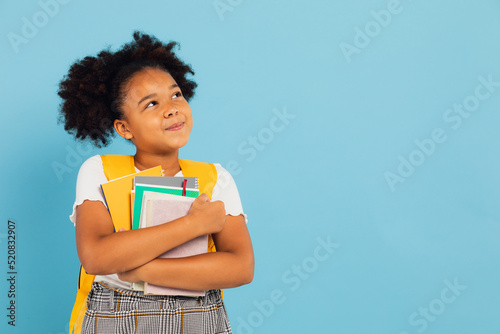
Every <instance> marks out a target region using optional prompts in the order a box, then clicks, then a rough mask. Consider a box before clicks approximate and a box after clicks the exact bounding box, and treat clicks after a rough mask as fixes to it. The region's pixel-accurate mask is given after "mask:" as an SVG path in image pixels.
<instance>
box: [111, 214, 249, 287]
mask: <svg viewBox="0 0 500 334" xmlns="http://www.w3.org/2000/svg"><path fill="white" fill-rule="evenodd" d="M212 236H213V238H214V242H215V246H216V247H217V252H215V253H206V254H201V255H196V256H191V257H185V258H177V259H155V260H153V261H151V262H149V263H147V264H145V265H143V266H141V267H139V268H137V269H134V270H131V271H128V272H124V273H119V274H118V277H119V278H120V279H121V280H124V281H128V282H137V281H145V282H148V283H152V284H156V285H162V286H168V287H172V288H182V289H190V290H211V289H222V288H233V287H237V286H240V285H243V284H248V283H250V282H251V281H252V279H253V273H254V255H253V248H252V242H251V240H250V235H249V233H248V229H247V226H246V223H245V219H244V218H243V216H241V215H240V216H236V217H235V216H230V215H228V216H226V224H225V225H224V228H223V229H222V231H220V232H219V233H216V234H213V235H212Z"/></svg>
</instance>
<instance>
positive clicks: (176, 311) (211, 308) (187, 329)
mask: <svg viewBox="0 0 500 334" xmlns="http://www.w3.org/2000/svg"><path fill="white" fill-rule="evenodd" d="M90 333H98V334H101V333H105V334H108V333H110V334H115V333H119V334H128V333H136V334H139V333H147V334H154V333H175V334H198V333H199V334H227V333H231V326H230V325H229V319H228V316H227V313H226V308H225V306H224V303H223V301H222V298H221V294H220V290H210V291H207V293H206V295H205V296H204V297H180V296H175V297H174V296H153V295H144V293H142V292H139V291H131V290H125V289H113V288H110V287H107V286H105V285H104V284H102V283H99V282H94V283H93V284H92V289H91V290H90V292H89V296H88V298H87V312H86V313H85V317H84V319H83V324H82V334H90Z"/></svg>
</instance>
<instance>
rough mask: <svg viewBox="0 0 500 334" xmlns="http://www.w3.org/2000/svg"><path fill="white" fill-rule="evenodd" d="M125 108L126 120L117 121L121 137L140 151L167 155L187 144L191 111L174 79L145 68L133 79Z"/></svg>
mask: <svg viewBox="0 0 500 334" xmlns="http://www.w3.org/2000/svg"><path fill="white" fill-rule="evenodd" d="M126 89H127V91H126V97H125V102H124V104H123V106H122V109H123V112H124V114H125V117H124V119H123V120H116V121H115V129H116V131H117V132H118V134H120V136H122V137H124V138H126V139H130V140H132V142H133V143H134V145H135V146H136V148H137V151H141V152H143V153H150V154H165V153H171V152H173V151H176V150H178V149H179V148H181V147H183V146H184V145H186V143H187V142H188V139H189V134H190V133H191V129H192V127H193V119H192V115H191V108H190V107H189V104H188V102H187V101H186V100H185V99H184V97H183V95H182V92H181V90H180V88H179V86H177V83H176V82H175V80H174V79H173V78H172V76H171V75H170V74H169V73H167V72H165V71H163V70H161V69H156V68H146V69H144V70H142V71H140V72H137V73H136V74H134V76H132V78H131V79H130V81H129V83H128V85H127V88H126Z"/></svg>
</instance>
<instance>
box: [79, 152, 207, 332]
mask: <svg viewBox="0 0 500 334" xmlns="http://www.w3.org/2000/svg"><path fill="white" fill-rule="evenodd" d="M101 159H102V165H103V168H104V175H106V178H107V179H108V181H109V180H114V179H117V178H119V177H122V176H125V175H129V174H133V173H135V164H134V157H133V156H131V155H101ZM179 165H180V167H181V170H182V174H183V175H184V176H186V177H190V176H195V177H198V186H199V189H200V193H206V194H207V195H208V197H209V198H210V199H211V198H212V191H213V188H214V186H215V183H216V182H217V170H216V169H215V166H214V165H213V164H211V163H206V162H198V161H192V160H185V159H179ZM116 230H117V229H116V228H115V231H116ZM208 251H209V252H215V251H216V249H215V244H214V241H213V239H212V236H211V235H209V236H208ZM94 278H95V275H89V274H87V273H86V272H85V269H84V268H83V266H80V276H79V279H78V290H77V292H76V301H75V305H74V306H73V311H72V312H71V319H70V323H69V332H70V333H74V334H80V333H81V329H82V323H83V317H84V316H85V311H86V310H87V303H86V300H87V296H88V294H89V292H90V289H91V288H92V283H93V282H94ZM73 330H74V332H73Z"/></svg>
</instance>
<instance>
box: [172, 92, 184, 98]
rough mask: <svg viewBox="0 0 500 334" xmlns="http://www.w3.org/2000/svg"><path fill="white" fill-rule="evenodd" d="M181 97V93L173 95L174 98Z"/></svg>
mask: <svg viewBox="0 0 500 334" xmlns="http://www.w3.org/2000/svg"><path fill="white" fill-rule="evenodd" d="M181 96H182V93H181V92H177V93H175V94H174V96H173V97H174V98H176V97H181Z"/></svg>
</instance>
